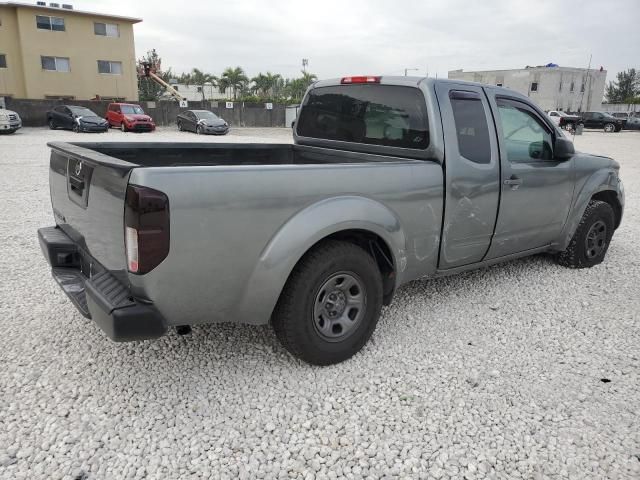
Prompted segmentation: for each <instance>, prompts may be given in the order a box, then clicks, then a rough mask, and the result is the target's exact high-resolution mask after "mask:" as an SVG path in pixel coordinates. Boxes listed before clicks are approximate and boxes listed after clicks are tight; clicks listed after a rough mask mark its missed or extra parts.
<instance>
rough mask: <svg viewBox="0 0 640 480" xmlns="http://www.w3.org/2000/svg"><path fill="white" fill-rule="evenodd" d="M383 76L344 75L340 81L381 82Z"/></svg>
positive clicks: (346, 82) (349, 82) (348, 82)
mask: <svg viewBox="0 0 640 480" xmlns="http://www.w3.org/2000/svg"><path fill="white" fill-rule="evenodd" d="M381 78H382V77H372V76H359V77H342V80H340V83H342V84H343V85H344V84H351V83H380V79H381Z"/></svg>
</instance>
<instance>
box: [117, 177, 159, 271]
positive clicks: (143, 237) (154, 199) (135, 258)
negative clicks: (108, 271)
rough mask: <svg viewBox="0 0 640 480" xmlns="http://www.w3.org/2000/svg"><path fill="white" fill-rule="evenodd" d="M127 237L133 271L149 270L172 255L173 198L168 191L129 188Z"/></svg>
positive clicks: (126, 206)
mask: <svg viewBox="0 0 640 480" xmlns="http://www.w3.org/2000/svg"><path fill="white" fill-rule="evenodd" d="M124 238H125V249H126V252H127V268H128V269H129V271H130V272H131V273H138V274H143V273H147V272H150V271H151V270H153V269H154V268H156V267H157V266H158V265H160V263H161V262H162V261H163V260H164V259H165V258H166V257H167V255H168V254H169V199H168V198H167V196H166V195H165V194H164V193H162V192H160V191H158V190H154V189H153V188H148V187H141V186H138V185H129V186H128V187H127V195H126V198H125V209H124Z"/></svg>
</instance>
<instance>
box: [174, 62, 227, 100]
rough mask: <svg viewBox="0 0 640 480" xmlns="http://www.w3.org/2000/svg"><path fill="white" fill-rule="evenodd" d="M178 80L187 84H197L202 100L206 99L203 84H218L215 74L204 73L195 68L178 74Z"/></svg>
mask: <svg viewBox="0 0 640 480" xmlns="http://www.w3.org/2000/svg"><path fill="white" fill-rule="evenodd" d="M180 80H181V81H182V82H183V83H185V84H186V85H187V86H189V85H196V86H198V87H199V88H200V93H202V101H205V100H206V98H205V95H204V86H205V85H207V84H211V85H212V86H214V87H216V86H217V85H218V83H217V82H218V79H217V77H216V76H215V75H211V74H210V73H205V72H203V71H202V70H198V69H197V68H194V69H193V70H191V73H186V74H182V75H181V76H180Z"/></svg>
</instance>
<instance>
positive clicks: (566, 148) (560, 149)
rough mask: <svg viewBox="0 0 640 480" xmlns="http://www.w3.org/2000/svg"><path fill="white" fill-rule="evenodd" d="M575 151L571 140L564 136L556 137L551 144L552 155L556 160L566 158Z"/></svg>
mask: <svg viewBox="0 0 640 480" xmlns="http://www.w3.org/2000/svg"><path fill="white" fill-rule="evenodd" d="M574 153H576V149H575V148H574V147H573V142H572V141H571V140H569V139H568V138H565V137H557V138H556V142H555V144H554V145H553V157H554V158H555V159H556V160H567V159H569V158H571V157H572V156H573V154H574Z"/></svg>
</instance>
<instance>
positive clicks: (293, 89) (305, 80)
mask: <svg viewBox="0 0 640 480" xmlns="http://www.w3.org/2000/svg"><path fill="white" fill-rule="evenodd" d="M317 79H318V77H317V76H316V75H315V74H313V73H308V72H305V71H303V72H302V77H300V78H288V79H287V81H286V84H285V86H284V91H285V92H286V96H287V97H288V98H290V99H291V100H294V101H297V102H299V101H301V100H302V97H303V96H304V93H305V92H306V91H307V88H309V85H311V84H312V83H313V82H315V81H316V80H317Z"/></svg>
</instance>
